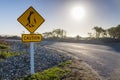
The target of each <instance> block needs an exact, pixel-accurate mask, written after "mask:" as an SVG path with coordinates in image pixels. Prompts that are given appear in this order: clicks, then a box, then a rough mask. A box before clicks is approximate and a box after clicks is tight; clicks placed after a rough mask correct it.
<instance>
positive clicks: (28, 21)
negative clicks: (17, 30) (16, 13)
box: [17, 7, 45, 33]
mask: <svg viewBox="0 0 120 80" xmlns="http://www.w3.org/2000/svg"><path fill="white" fill-rule="evenodd" d="M17 20H18V22H20V23H21V24H22V25H23V26H24V27H25V28H26V29H27V30H28V31H29V32H31V33H34V32H35V31H36V30H37V28H38V27H39V26H40V25H41V24H42V23H43V22H44V21H45V20H44V18H43V17H42V16H41V15H40V14H39V13H38V12H37V11H36V10H35V9H34V8H33V7H30V8H28V9H27V10H26V11H25V12H24V13H23V14H22V15H21V16H20V17H19V18H18V19H17Z"/></svg>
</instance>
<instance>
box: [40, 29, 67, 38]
mask: <svg viewBox="0 0 120 80" xmlns="http://www.w3.org/2000/svg"><path fill="white" fill-rule="evenodd" d="M42 35H43V37H44V38H56V39H59V38H65V37H66V31H65V30H63V29H54V30H53V31H51V32H45V33H43V34H42Z"/></svg>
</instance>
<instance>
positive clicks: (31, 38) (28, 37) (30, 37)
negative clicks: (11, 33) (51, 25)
mask: <svg viewBox="0 0 120 80" xmlns="http://www.w3.org/2000/svg"><path fill="white" fill-rule="evenodd" d="M40 41H42V35H41V34H22V42H40Z"/></svg>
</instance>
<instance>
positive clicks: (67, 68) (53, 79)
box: [21, 60, 101, 80]
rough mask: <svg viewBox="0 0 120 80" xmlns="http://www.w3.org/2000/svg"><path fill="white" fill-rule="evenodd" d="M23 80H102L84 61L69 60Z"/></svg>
mask: <svg viewBox="0 0 120 80" xmlns="http://www.w3.org/2000/svg"><path fill="white" fill-rule="evenodd" d="M21 80H101V78H100V77H99V76H98V75H97V74H96V73H94V72H92V71H91V69H90V68H89V67H87V66H86V65H85V64H84V63H83V62H82V61H77V60H68V61H66V62H62V63H60V64H58V65H57V66H55V67H53V68H49V69H47V70H44V71H42V72H37V73H35V74H34V75H32V76H27V77H25V78H22V79H21Z"/></svg>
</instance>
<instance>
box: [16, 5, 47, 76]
mask: <svg viewBox="0 0 120 80" xmlns="http://www.w3.org/2000/svg"><path fill="white" fill-rule="evenodd" d="M17 20H18V22H20V23H21V24H22V25H23V26H24V27H25V28H26V29H27V30H28V31H29V32H30V34H22V41H23V42H30V73H31V75H32V74H34V73H35V70H34V42H40V41H41V40H42V36H41V34H34V32H35V31H36V30H37V28H38V27H39V26H40V25H41V24H42V23H43V22H44V21H45V20H44V18H43V17H42V16H41V15H40V14H39V13H38V12H37V11H36V10H35V9H34V8H33V7H32V6H31V7H29V8H28V9H27V10H26V11H25V12H24V13H23V14H22V15H21V16H20V17H19V18H18V19H17Z"/></svg>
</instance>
